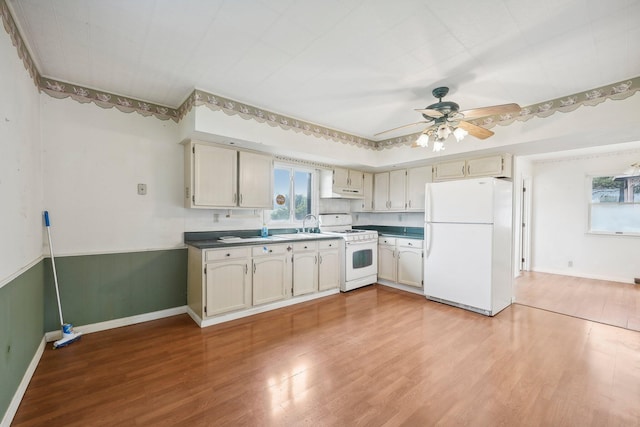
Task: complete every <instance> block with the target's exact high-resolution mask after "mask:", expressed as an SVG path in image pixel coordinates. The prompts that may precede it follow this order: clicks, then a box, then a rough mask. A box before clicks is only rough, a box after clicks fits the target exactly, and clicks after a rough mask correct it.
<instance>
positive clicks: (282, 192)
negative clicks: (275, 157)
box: [271, 168, 291, 221]
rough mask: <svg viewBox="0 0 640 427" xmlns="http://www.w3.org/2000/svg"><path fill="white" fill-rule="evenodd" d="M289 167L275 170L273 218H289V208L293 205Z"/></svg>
mask: <svg viewBox="0 0 640 427" xmlns="http://www.w3.org/2000/svg"><path fill="white" fill-rule="evenodd" d="M290 176H291V175H290V171H289V169H278V168H275V169H274V170H273V192H274V195H273V211H271V219H272V220H276V221H277V220H281V221H282V220H284V221H286V220H288V219H289V209H290V206H291V203H290V202H291V200H290V199H291V197H290V195H289V188H290V184H291V178H290Z"/></svg>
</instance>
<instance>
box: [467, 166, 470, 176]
mask: <svg viewBox="0 0 640 427" xmlns="http://www.w3.org/2000/svg"><path fill="white" fill-rule="evenodd" d="M470 174H471V165H467V175H470Z"/></svg>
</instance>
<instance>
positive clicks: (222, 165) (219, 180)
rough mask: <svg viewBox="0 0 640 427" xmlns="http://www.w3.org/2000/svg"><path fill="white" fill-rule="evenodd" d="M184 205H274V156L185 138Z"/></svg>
mask: <svg viewBox="0 0 640 427" xmlns="http://www.w3.org/2000/svg"><path fill="white" fill-rule="evenodd" d="M184 145H185V168H184V170H185V206H186V207H188V208H230V207H244V208H271V206H272V202H271V197H272V192H273V158H272V157H271V156H270V155H265V154H260V153H251V152H245V151H240V152H239V151H237V150H232V149H229V148H225V147H220V146H217V145H214V144H207V143H203V142H198V141H186V142H185V143H184Z"/></svg>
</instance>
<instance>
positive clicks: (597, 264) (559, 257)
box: [532, 150, 640, 283]
mask: <svg viewBox="0 0 640 427" xmlns="http://www.w3.org/2000/svg"><path fill="white" fill-rule="evenodd" d="M639 159H640V150H633V151H624V152H618V153H609V154H606V153H603V154H598V155H592V156H583V157H570V158H565V159H557V160H547V161H537V162H534V163H533V188H532V190H533V192H532V195H533V200H532V209H533V211H532V217H533V218H532V224H533V227H532V249H533V253H532V270H534V271H542V272H548V273H556V274H565V275H570V276H580V277H589V278H596V279H605V280H615V281H620V282H631V283H633V278H634V277H640V262H638V254H639V253H640V237H637V236H612V235H598V234H588V233H587V227H588V216H587V214H588V203H589V200H590V198H589V194H588V186H587V176H589V175H600V174H604V175H608V174H620V173H623V172H624V171H625V170H626V169H628V167H629V165H630V164H631V163H633V162H637V161H638V160H639ZM569 261H572V262H573V267H569V266H568V264H569Z"/></svg>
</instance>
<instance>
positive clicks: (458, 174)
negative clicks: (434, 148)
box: [433, 160, 467, 181]
mask: <svg viewBox="0 0 640 427" xmlns="http://www.w3.org/2000/svg"><path fill="white" fill-rule="evenodd" d="M466 169H467V163H466V162H465V161H464V160H456V161H453V162H444V163H438V164H437V165H435V166H434V168H433V180H434V181H445V180H447V179H460V178H464V177H465V172H466Z"/></svg>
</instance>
